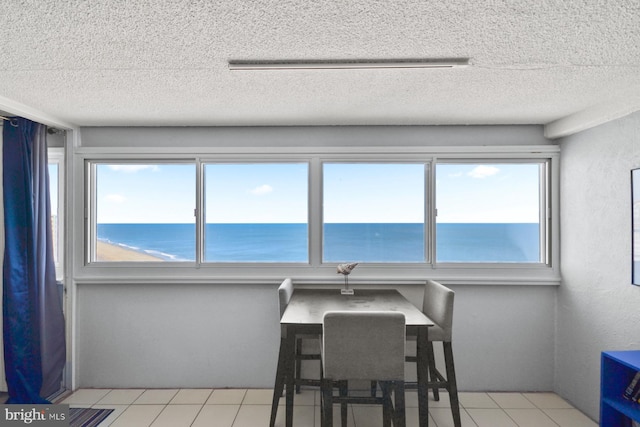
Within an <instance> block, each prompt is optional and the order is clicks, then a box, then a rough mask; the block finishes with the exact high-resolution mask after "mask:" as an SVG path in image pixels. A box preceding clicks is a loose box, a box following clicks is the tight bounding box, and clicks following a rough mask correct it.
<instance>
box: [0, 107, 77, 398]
mask: <svg viewBox="0 0 640 427" xmlns="http://www.w3.org/2000/svg"><path fill="white" fill-rule="evenodd" d="M2 152H3V196H4V230H5V253H4V269H3V280H4V282H3V305H2V314H3V337H4V361H5V376H6V379H7V386H8V389H9V400H8V401H7V403H31V404H38V403H49V402H48V401H47V400H46V399H44V398H43V397H41V396H48V395H51V394H53V393H54V392H56V391H58V390H59V389H60V387H61V380H62V372H63V369H64V364H65V359H66V354H65V348H66V344H65V332H64V317H63V312H62V305H61V301H60V299H59V297H58V292H57V284H56V278H55V265H54V262H53V246H52V240H51V207H50V201H49V175H48V162H47V147H46V126H44V125H41V124H39V123H35V122H32V121H30V120H27V119H23V118H18V119H16V120H13V121H12V122H11V124H9V123H5V125H4V126H3V150H2Z"/></svg>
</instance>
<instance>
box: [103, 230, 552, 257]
mask: <svg viewBox="0 0 640 427" xmlns="http://www.w3.org/2000/svg"><path fill="white" fill-rule="evenodd" d="M97 232H98V239H99V240H101V241H104V242H107V243H111V244H114V245H119V246H122V247H125V248H128V249H132V250H136V251H140V252H145V253H148V254H150V255H154V256H156V257H159V258H162V259H164V260H167V261H194V260H195V225H194V224H98V227H97ZM436 233H437V242H436V252H437V261H438V262H525V263H535V262H539V257H540V255H539V253H540V248H539V239H538V233H539V228H538V224H437V226H436ZM307 234H308V230H307V225H306V224H207V225H206V227H205V242H204V247H205V257H204V260H205V261H206V262H308V255H307V248H308V246H309V242H308V237H307ZM423 234H424V225H423V224H325V228H324V253H323V260H324V262H347V261H358V262H410V263H411V262H424V260H425V248H424V241H423Z"/></svg>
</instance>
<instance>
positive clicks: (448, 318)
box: [406, 280, 461, 427]
mask: <svg viewBox="0 0 640 427" xmlns="http://www.w3.org/2000/svg"><path fill="white" fill-rule="evenodd" d="M454 296H455V293H454V292H453V291H452V290H451V289H449V288H447V287H445V286H443V285H442V284H440V283H438V282H435V281H433V280H428V281H427V284H426V286H425V290H424V300H423V303H422V312H423V313H424V314H425V315H426V316H427V317H428V318H429V319H431V320H432V321H433V323H434V324H435V325H434V326H433V327H432V328H431V329H429V344H428V347H427V351H428V353H429V377H430V381H429V388H431V389H433V398H434V399H435V400H440V395H439V393H438V390H439V389H441V388H443V389H446V390H447V391H448V392H449V401H450V403H451V414H452V416H453V424H454V426H455V427H460V426H461V422H460V404H459V401H458V387H457V385H456V371H455V368H454V364H453V349H452V346H451V337H452V332H453V299H454ZM434 341H441V342H442V346H443V350H444V361H445V372H446V374H447V375H446V378H445V376H443V375H442V373H440V371H438V369H437V368H436V362H435V358H434V351H433V342H434ZM406 360H407V361H408V362H416V361H417V360H416V357H415V356H407V359H406ZM415 387H416V385H415V383H411V384H407V388H415Z"/></svg>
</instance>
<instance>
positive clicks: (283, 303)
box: [269, 278, 320, 427]
mask: <svg viewBox="0 0 640 427" xmlns="http://www.w3.org/2000/svg"><path fill="white" fill-rule="evenodd" d="M292 294H293V281H292V280H291V278H286V279H284V281H283V282H282V283H281V284H280V286H279V287H278V306H279V309H280V318H282V315H283V314H284V311H285V309H286V308H287V305H288V304H289V301H290V300H291V295H292ZM319 338H320V337H319V336H318V335H298V336H296V352H295V364H296V367H295V368H296V373H295V379H294V384H295V387H296V392H297V393H300V386H301V385H309V386H316V387H319V386H320V380H319V379H309V378H302V375H301V372H302V361H304V360H320V354H318V353H315V354H305V353H303V352H302V343H303V341H304V340H313V341H314V342H317V341H318V340H319ZM285 342H286V336H285V330H284V328H282V327H281V328H280V351H279V354H278V366H277V368H276V381H275V385H274V387H273V400H272V402H271V420H270V422H269V426H270V427H273V426H274V425H275V421H276V415H277V413H278V402H279V400H280V397H281V396H282V392H283V391H284V385H285V380H286V378H285V375H284V372H285V359H286V357H285V354H284V348H285Z"/></svg>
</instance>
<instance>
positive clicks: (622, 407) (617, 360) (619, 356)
mask: <svg viewBox="0 0 640 427" xmlns="http://www.w3.org/2000/svg"><path fill="white" fill-rule="evenodd" d="M638 371H640V351H607V352H603V353H602V368H601V371H600V426H601V427H632V426H634V423H633V421H636V422H640V403H638V402H633V401H631V400H628V399H625V398H624V392H625V390H626V388H627V386H628V385H629V383H631V381H632V380H633V378H634V376H635V375H636V373H637V372H638ZM636 425H637V424H636Z"/></svg>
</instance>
